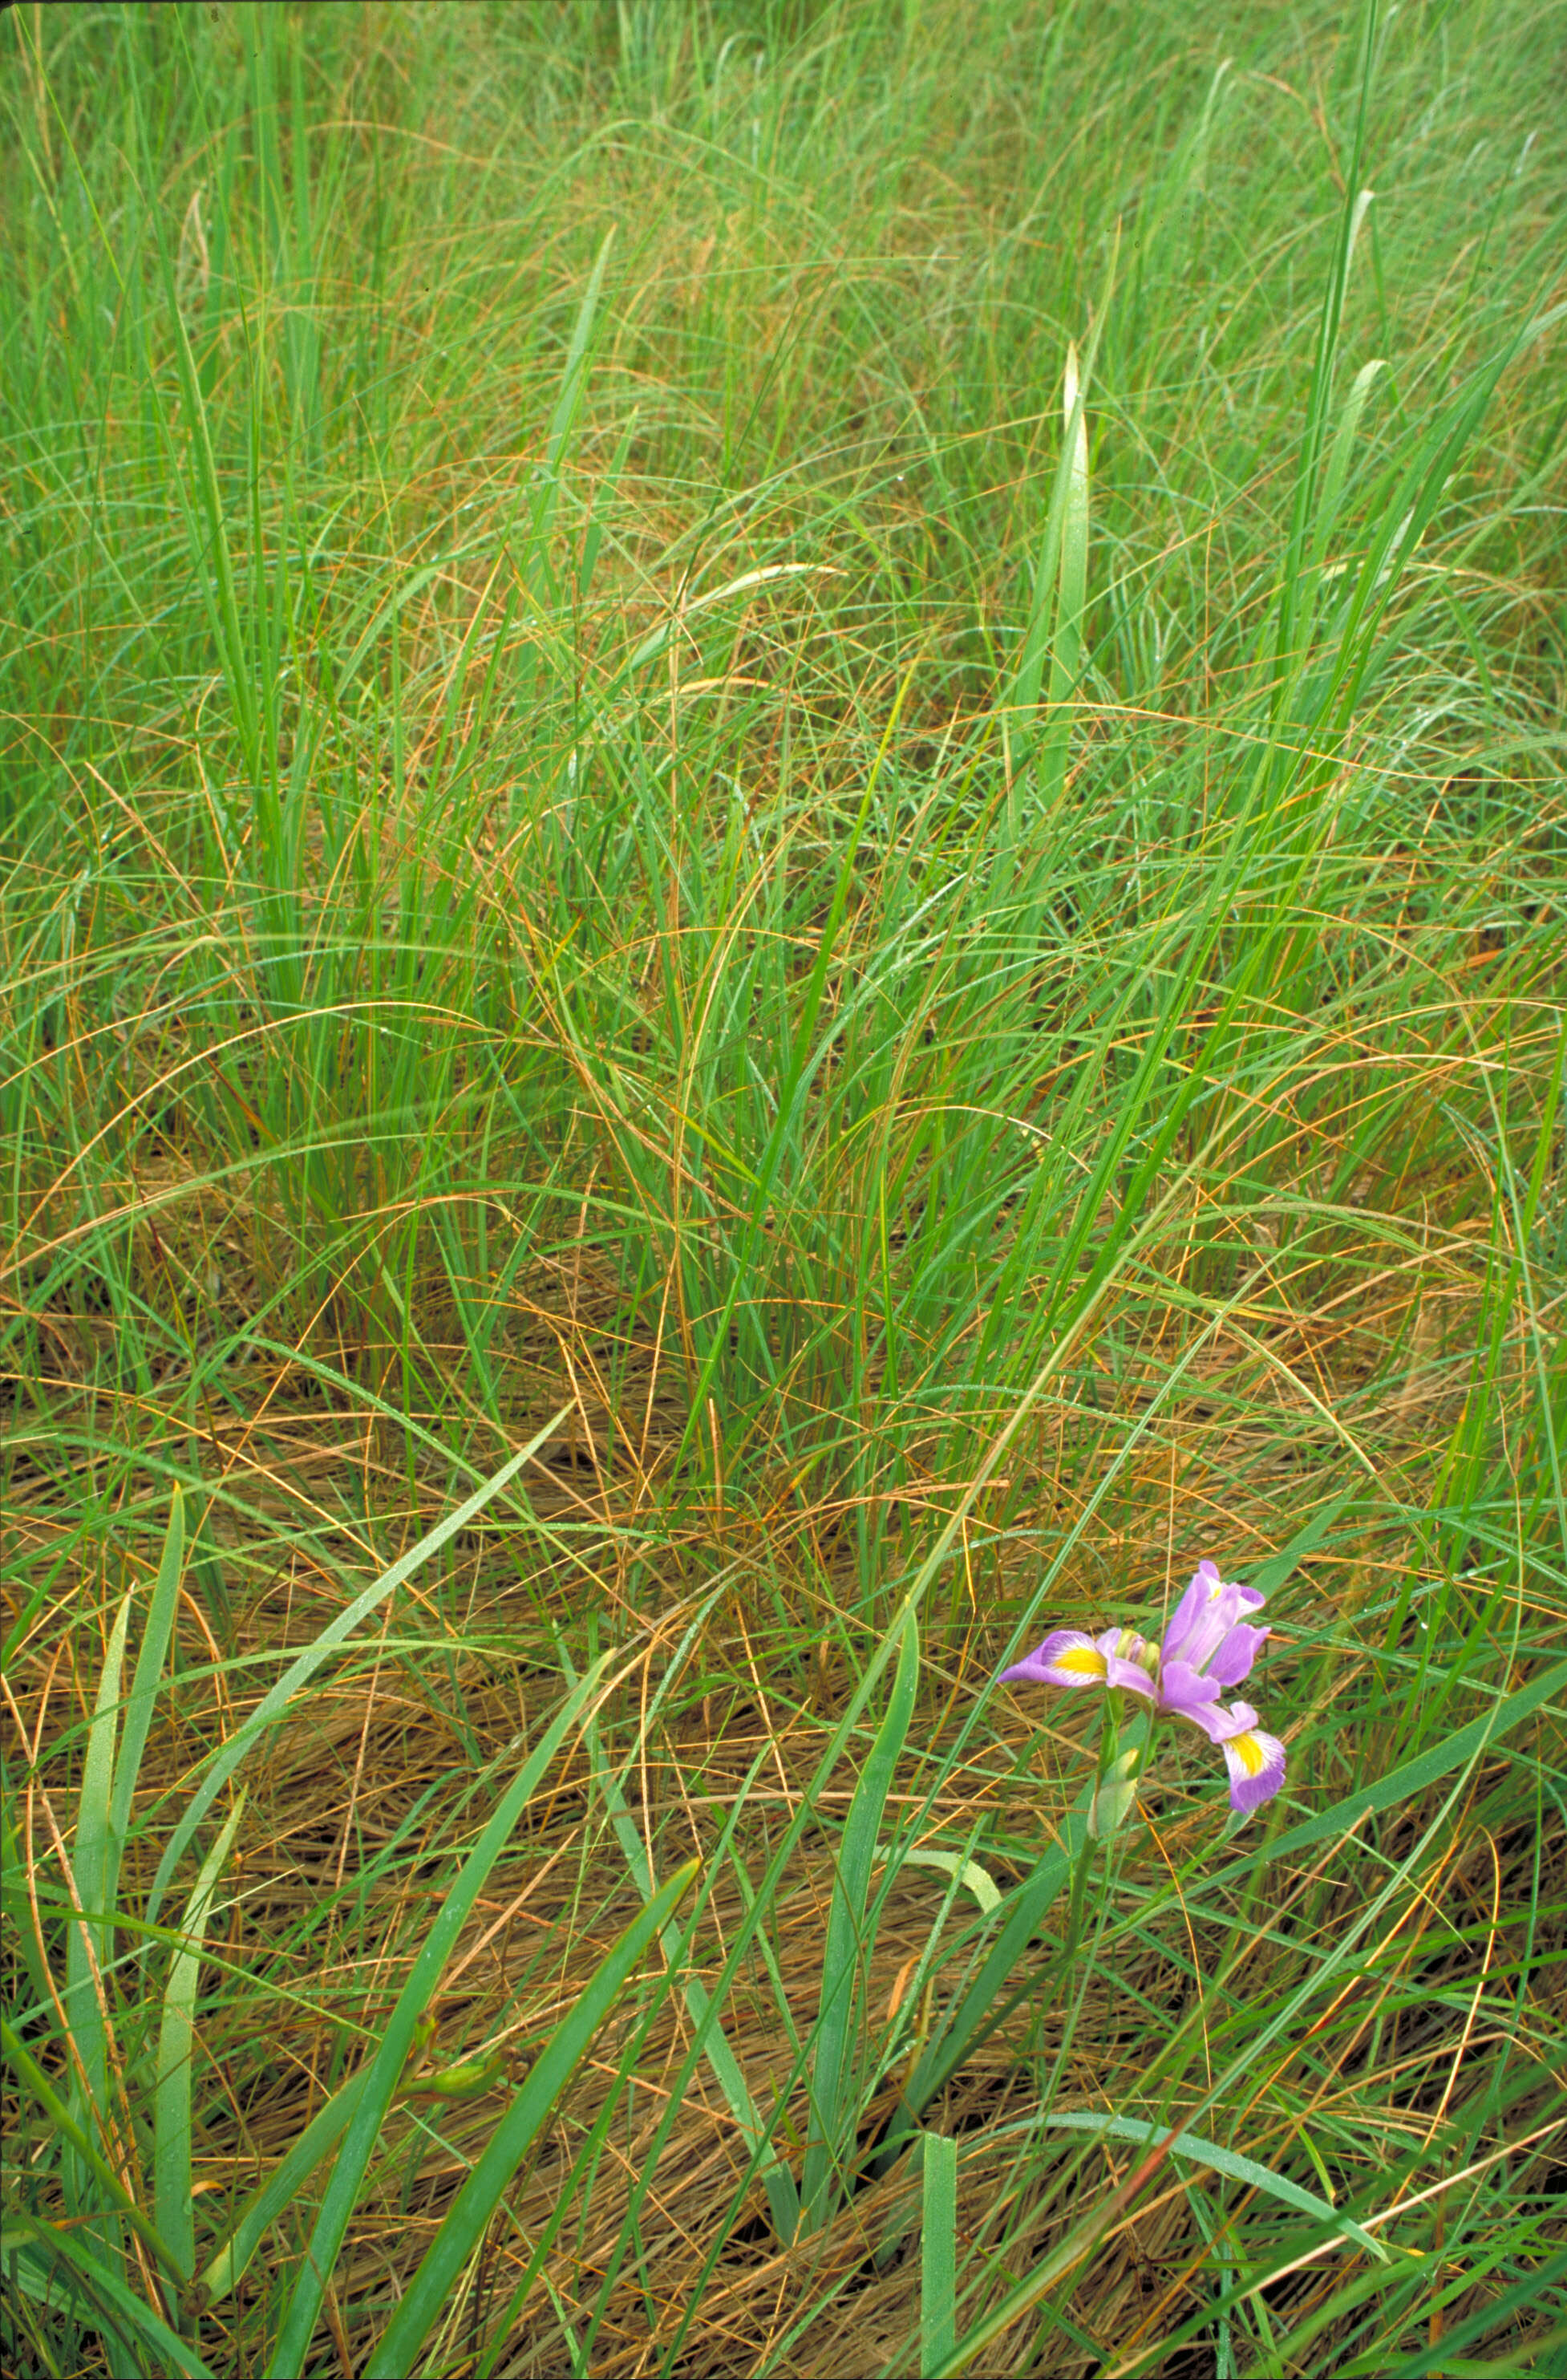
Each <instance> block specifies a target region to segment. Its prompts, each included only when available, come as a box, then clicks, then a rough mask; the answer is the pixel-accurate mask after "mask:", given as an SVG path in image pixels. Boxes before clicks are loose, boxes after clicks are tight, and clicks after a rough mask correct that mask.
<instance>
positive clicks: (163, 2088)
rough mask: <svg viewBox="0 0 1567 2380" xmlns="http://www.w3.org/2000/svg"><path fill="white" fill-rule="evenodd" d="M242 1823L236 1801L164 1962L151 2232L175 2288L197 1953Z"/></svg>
mask: <svg viewBox="0 0 1567 2380" xmlns="http://www.w3.org/2000/svg"><path fill="white" fill-rule="evenodd" d="M244 1815H245V1795H244V1794H243V1793H241V1794H240V1795H239V1797H238V1799H237V1801H236V1803H235V1804H234V1807H233V1809H232V1810H231V1811H230V1812H229V1814H228V1817H227V1820H226V1821H225V1825H224V1828H223V1831H222V1833H221V1834H220V1835H219V1836H218V1839H217V1840H216V1842H215V1843H214V1844H213V1848H212V1850H211V1851H210V1852H208V1853H207V1856H206V1858H205V1859H204V1860H203V1861H202V1863H201V1873H200V1876H198V1877H197V1879H196V1888H195V1890H194V1891H193V1892H192V1893H191V1896H190V1899H189V1901H188V1905H187V1907H186V1912H185V1923H184V1925H183V1926H182V1927H181V1929H180V1930H181V1932H182V1933H183V1935H184V1937H185V1940H184V1942H183V1943H182V1945H181V1947H180V1948H179V1949H177V1950H176V1952H175V1954H174V1957H173V1958H172V1959H171V1960H170V1961H169V1979H168V1983H167V1985H166V1986H165V1988H164V2017H163V2022H162V2024H161V2026H160V2027H159V2030H158V2068H157V2078H156V2081H155V2083H154V2085H153V2104H152V2183H153V2204H154V2205H155V2207H156V2209H157V2216H158V2228H159V2230H160V2231H161V2232H162V2233H163V2235H164V2239H165V2240H167V2241H168V2243H169V2246H170V2248H171V2249H172V2250H173V2252H174V2253H175V2254H176V2256H177V2257H178V2259H179V2272H180V2275H181V2278H182V2281H184V2282H185V2283H188V2281H189V2279H190V2277H191V2274H192V2273H193V2271H194V2270H195V2265H196V2228H195V2223H194V2220H193V2204H192V2200H191V2196H190V2061H191V2058H192V2057H193V2056H194V2054H195V2046H196V2034H195V2024H194V2021H193V2020H194V2014H195V2007H196V1985H197V1980H198V1978H199V1976H200V1972H201V1946H202V1944H203V1942H204V1941H205V1939H206V1935H207V1924H208V1920H209V1918H210V1917H211V1915H212V1907H213V1892H214V1890H215V1889H216V1887H217V1880H218V1878H219V1876H221V1875H222V1874H223V1871H224V1865H225V1862H226V1860H227V1858H228V1854H229V1852H230V1851H231V1850H232V1849H233V1847H234V1838H235V1836H236V1834H237V1832H238V1830H239V1821H240V1819H241V1818H242V1817H243V1816H244Z"/></svg>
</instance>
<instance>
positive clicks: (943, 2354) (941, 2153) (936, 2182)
mask: <svg viewBox="0 0 1567 2380" xmlns="http://www.w3.org/2000/svg"><path fill="white" fill-rule="evenodd" d="M923 2155H924V2171H923V2172H922V2174H921V2176H920V2188H921V2195H922V2198H923V2227H924V2228H923V2229H922V2231H921V2235H920V2242H919V2369H920V2373H921V2374H922V2375H927V2374H930V2373H933V2372H939V2371H940V2370H941V2366H942V2364H943V2363H944V2362H946V2360H947V2358H948V2357H949V2356H950V2355H951V2353H952V2351H953V2349H954V2346H955V2345H956V2344H957V2143H956V2142H955V2141H953V2140H948V2139H947V2138H946V2137H945V2135H944V2134H943V2133H941V2132H927V2133H926V2135H925V2147H924V2152H923Z"/></svg>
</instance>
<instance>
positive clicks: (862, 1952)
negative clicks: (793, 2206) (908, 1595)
mask: <svg viewBox="0 0 1567 2380" xmlns="http://www.w3.org/2000/svg"><path fill="white" fill-rule="evenodd" d="M900 1625H901V1631H902V1636H901V1642H900V1644H899V1647H898V1669H897V1676H896V1678H895V1679H894V1681H893V1692H892V1697H891V1699H890V1701H889V1703H888V1705H887V1712H886V1716H885V1718H883V1719H882V1721H881V1727H880V1729H879V1730H878V1731H877V1736H876V1741H875V1743H873V1745H872V1746H871V1750H870V1756H869V1759H868V1760H867V1762H866V1764H865V1767H864V1769H863V1770H862V1772H861V1775H860V1779H859V1782H858V1784H857V1785H856V1788H855V1794H854V1800H853V1801H852V1802H851V1803H850V1804H849V1815H848V1819H847V1821H846V1823H845V1825H844V1837H843V1841H842V1843H841V1844H840V1846H839V1851H838V1870H837V1874H836V1876H834V1878H833V1884H832V1905H831V1908H830V1911H829V1914H828V1920H827V1943H826V1948H825V1949H824V1951H823V1953H822V1962H821V1997H820V2003H819V2007H818V2013H817V2020H816V2024H815V2027H814V2030H813V2033H812V2037H811V2109H810V2131H809V2133H808V2138H807V2141H806V2154H805V2170H804V2173H803V2176H802V2178H801V2185H800V2202H801V2216H800V2219H801V2222H802V2224H803V2225H804V2227H805V2228H806V2230H807V2231H815V2230H818V2229H820V2226H821V2225H822V2224H823V2223H824V2222H825V2221H826V2219H827V2216H828V2213H829V2210H830V2204H831V2192H832V2175H833V2167H834V2160H835V2156H836V2154H837V2149H838V2144H839V2142H840V2140H841V2138H842V2135H843V2132H844V2126H845V2121H846V2116H847V2108H846V2106H845V2087H846V2086H845V2069H847V2070H848V2074H849V2076H850V2077H851V2078H852V2075H853V2064H852V2059H851V2056H850V2051H851V2035H852V2030H853V2027H854V2023H855V2021H856V2015H857V2012H858V2009H859V1998H860V1995H859V1988H858V1985H859V1976H860V1970H861V1963H862V1961H863V1960H865V1959H867V1958H868V1957H869V1949H870V1944H869V1935H868V1924H869V1888H870V1871H871V1867H872V1864H874V1861H875V1856H876V1839H877V1833H878V1830H879V1829H880V1828H881V1813H882V1811H883V1809H884V1808H885V1807H886V1802H887V1793H888V1790H889V1788H890V1787H891V1785H892V1782H893V1769H894V1768H895V1767H896V1766H897V1760H898V1755H899V1754H900V1753H901V1752H902V1750H903V1748H904V1738H905V1736H906V1734H907V1733H908V1726H909V1721H910V1719H911V1718H912V1717H913V1716H914V1698H915V1691H916V1688H917V1684H918V1679H919V1628H918V1623H917V1620H916V1618H915V1615H914V1613H913V1612H912V1611H905V1613H904V1615H903V1619H902V1621H901V1623H900Z"/></svg>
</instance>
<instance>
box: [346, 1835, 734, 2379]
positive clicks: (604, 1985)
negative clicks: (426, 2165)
mask: <svg viewBox="0 0 1567 2380" xmlns="http://www.w3.org/2000/svg"><path fill="white" fill-rule="evenodd" d="M699 1867H700V1862H699V1861H698V1860H688V1861H687V1862H686V1865H685V1866H684V1867H681V1868H677V1869H676V1870H675V1872H674V1875H673V1876H670V1877H669V1879H668V1880H667V1882H666V1883H664V1884H663V1885H662V1886H661V1887H660V1888H659V1890H658V1891H657V1892H656V1893H655V1894H654V1896H653V1898H652V1899H651V1900H650V1901H649V1903H648V1905H647V1907H646V1908H645V1909H643V1910H641V1911H640V1912H639V1913H638V1915H637V1916H636V1917H634V1918H633V1919H632V1921H631V1923H630V1925H628V1926H627V1927H626V1931H625V1933H624V1934H622V1936H621V1937H620V1939H619V1941H618V1942H617V1943H616V1944H615V1946H614V1948H613V1950H611V1951H610V1952H609V1953H608V1954H607V1956H606V1957H605V1958H603V1959H602V1960H601V1961H600V1963H599V1965H598V1966H597V1967H596V1968H595V1969H594V1971H593V1973H592V1975H591V1976H590V1977H589V1981H588V1983H587V1985H586V1986H585V1987H584V1989H583V1992H582V1994H581V1997H580V1998H578V2000H577V2004H576V2006H575V2007H574V2008H573V2009H572V2011H571V2013H570V2015H569V2016H568V2017H566V2018H565V2020H564V2021H563V2022H562V2023H560V2024H559V2025H557V2026H556V2028H555V2030H554V2032H553V2034H551V2036H550V2039H549V2041H548V2042H547V2043H546V2045H545V2046H544V2048H543V2050H542V2051H541V2054H540V2056H539V2058H537V2059H536V2061H535V2062H534V2065H533V2067H532V2069H531V2070H530V2071H529V2073H528V2080H527V2081H526V2083H524V2084H523V2085H522V2088H521V2089H520V2090H519V2091H518V2093H517V2095H516V2098H515V2099H514V2100H513V2102H512V2104H511V2107H509V2108H508V2110H507V2112H506V2114H505V2115H504V2117H503V2118H502V2119H501V2121H500V2123H499V2124H498V2125H497V2126H496V2128H495V2131H494V2133H493V2135H492V2139H491V2141H490V2143H489V2145H488V2146H487V2147H486V2149H485V2151H484V2154H483V2155H482V2156H481V2157H480V2160H479V2163H478V2164H477V2165H476V2166H475V2167H474V2168H473V2171H472V2172H471V2173H470V2174H469V2175H468V2180H466V2181H465V2182H464V2184H463V2186H462V2188H461V2190H459V2192H457V2195H456V2200H455V2201H454V2202H453V2204H452V2207H451V2211H450V2212H449V2214H448V2215H447V2216H446V2217H445V2220H444V2221H443V2224H442V2226H441V2228H440V2230H439V2231H438V2232H437V2234H436V2236H435V2239H434V2240H433V2241H432V2243H431V2246H430V2248H429V2249H428V2250H427V2251H426V2253H425V2255H424V2257H423V2259H422V2261H421V2263H420V2265H419V2269H418V2271H417V2272H416V2273H415V2274H414V2276H413V2277H412V2279H411V2280H410V2281H409V2283H408V2286H407V2289H406V2291H405V2292H404V2295H403V2298H402V2300H401V2302H400V2303H399V2305H398V2307H397V2311H396V2313H395V2314H394V2315H393V2317H392V2320H391V2322H390V2323H389V2324H388V2325H387V2326H386V2330H385V2332H384V2334H383V2337H382V2338H381V2341H380V2344H379V2345H378V2347H377V2348H376V2350H375V2352H374V2358H373V2361H374V2365H375V2369H376V2370H377V2371H380V2372H388V2373H391V2372H411V2371H412V2370H413V2369H414V2368H415V2366H414V2359H415V2357H416V2356H417V2354H418V2352H419V2348H420V2347H421V2346H422V2345H423V2343H424V2339H425V2337H426V2334H427V2333H428V2331H429V2329H430V2326H431V2324H432V2323H433V2322H434V2321H435V2320H436V2318H437V2316H438V2315H439V2314H440V2313H441V2311H442V2309H443V2306H445V2305H446V2303H447V2301H448V2300H449V2298H450V2295H451V2292H452V2289H453V2287H454V2285H455V2283H456V2279H457V2276H458V2275H459V2274H460V2273H461V2271H462V2269H463V2266H464V2265H466V2264H467V2263H468V2258H469V2257H470V2256H471V2255H472V2253H473V2252H474V2250H475V2249H476V2248H477V2247H478V2245H479V2242H480V2240H481V2239H482V2238H483V2236H484V2232H485V2229H486V2228H487V2226H488V2224H489V2222H490V2218H491V2216H492V2215H493V2213H494V2211H495V2208H496V2206H497V2204H499V2202H500V2198H501V2193H502V2192H503V2191H504V2189H505V2188H506V2185H507V2183H508V2182H509V2181H510V2180H511V2178H512V2176H513V2174H514V2173H515V2172H516V2168H517V2167H518V2165H519V2164H520V2163H521V2161H522V2159H523V2157H524V2156H525V2155H527V2153H528V2148H529V2146H530V2145H531V2143H532V2142H533V2141H534V2140H535V2138H536V2137H537V2135H538V2132H539V2130H540V2127H541V2125H542V2124H543V2123H545V2122H546V2121H547V2119H548V2118H549V2115H550V2112H551V2110H552V2109H553V2107H554V2106H555V2103H556V2101H557V2100H558V2099H559V2098H560V2095H561V2094H562V2092H563V2091H564V2090H565V2087H566V2085H567V2083H569V2082H570V2081H571V2078H572V2075H573V2074H574V2073H575V2072H576V2070H577V2063H578V2060H579V2059H580V2058H581V2057H582V2056H583V2053H584V2052H585V2051H586V2050H587V2049H588V2047H589V2045H590V2044H591V2042H592V2040H593V2038H594V2035H595V2034H597V2033H598V2031H599V2029H600V2027H601V2025H602V2024H603V2022H604V2021H605V2019H606V2018H607V2017H608V2015H609V2013H610V2010H612V2009H613V2006H614V2003H615V2000H616V1998H617V1997H618V1996H619V1993H620V1989H621V1986H622V1985H623V1984H624V1983H625V1982H626V1978H627V1976H628V1975H629V1974H630V1973H632V1970H633V1969H634V1968H635V1967H636V1965H637V1964H638V1961H639V1960H640V1958H641V1956H642V1953H643V1952H644V1950H646V1949H647V1948H648V1946H649V1944H650V1942H651V1941H652V1940H653V1939H654V1937H656V1936H657V1935H658V1934H660V1933H661V1932H662V1929H663V1927H664V1926H665V1925H667V1924H668V1922H669V1920H670V1919H671V1918H672V1917H673V1915H674V1911H675V1908H676V1906H677V1905H678V1903H679V1901H680V1899H681V1897H682V1895H683V1894H684V1893H685V1892H686V1889H687V1888H688V1887H689V1886H690V1885H691V1883H692V1881H693V1880H694V1878H695V1877H696V1876H697V1873H698V1868H699Z"/></svg>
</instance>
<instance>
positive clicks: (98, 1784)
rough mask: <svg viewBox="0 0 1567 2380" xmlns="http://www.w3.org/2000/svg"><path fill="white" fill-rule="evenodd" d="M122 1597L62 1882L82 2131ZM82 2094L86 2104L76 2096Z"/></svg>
mask: <svg viewBox="0 0 1567 2380" xmlns="http://www.w3.org/2000/svg"><path fill="white" fill-rule="evenodd" d="M130 1607H131V1597H129V1596H127V1597H126V1598H125V1600H124V1602H123V1603H122V1604H121V1605H120V1608H119V1609H118V1611H117V1612H116V1613H115V1623H114V1626H113V1628H112V1630H111V1631H110V1634H109V1643H108V1647H107V1650H106V1651H105V1653H104V1656H103V1669H102V1670H101V1671H100V1673H99V1678H98V1694H97V1700H96V1702H95V1703H94V1705H93V1710H92V1721H91V1727H90V1728H89V1730H88V1737H87V1755H86V1758H85V1760H84V1761H83V1763H82V1772H81V1786H80V1789H79V1792H78V1795H77V1821H76V1844H75V1849H74V1852H73V1855H72V1860H71V1875H70V1876H69V1878H68V1879H67V1882H68V1883H69V1884H70V1885H71V1886H72V1888H73V1889H74V1898H75V1900H76V1906H77V1909H78V1911H79V1915H78V1916H77V1917H75V1918H74V1919H73V1920H72V1922H71V1924H70V1925H69V1926H68V1927H67V1934H66V1989H65V2008H66V2022H67V2025H68V2026H69V2027H70V2032H71V2037H72V2039H73V2040H74V2042H75V2044H76V2047H77V2054H78V2057H79V2058H80V2061H81V2071H82V2074H83V2076H84V2077H85V2084H84V2085H82V2084H76V2085H73V2089H72V2095H71V2104H72V2106H73V2107H74V2108H75V2109H76V2111H77V2114H78V2117H79V2119H80V2120H81V2121H82V2123H83V2124H85V2125H91V2122H92V2120H93V2116H94V2111H95V2110H100V2109H102V2107H103V2101H104V2094H105V2092H106V2089H107V2084H108V2040H107V2034H106V2033H105V2030H104V2010H103V2006H102V2005H101V2003H100V2000H99V1997H98V1995H99V1989H100V1980H101V1978H102V1976H103V1969H104V1967H105V1966H106V1965H107V1963H108V1960H107V1956H106V1950H107V1946H108V1944H109V1943H110V1941H111V1940H112V1939H113V1934H114V1927H113V1924H112V1921H111V1913H110V1911H109V1910H108V1908H107V1907H106V1905H105V1886H106V1883H107V1879H108V1875H109V1870H110V1866H111V1864H112V1846H113V1840H114V1838H113V1815H112V1814H113V1809H114V1799H115V1732H116V1730H117V1727H118V1723H119V1707H120V1672H121V1670H122V1668H123V1666H124V1662H125V1645H126V1633H127V1630H128V1627H129V1625H130ZM83 2087H85V2092H86V2102H85V2104H84V2103H83V2100H82V2098H81V2096H80V2092H81V2090H82V2088H83ZM83 2183H84V2177H83V2176H82V2175H81V2174H80V2173H79V2171H78V2169H77V2168H76V2166H75V2164H74V2162H73V2160H72V2159H71V2158H70V2157H69V2156H67V2161H66V2194H67V2205H68V2206H69V2207H70V2208H71V2211H72V2212H73V2213H79V2212H80V2210H81V2206H82V2204H83V2201H82V2198H81V2195H80V2192H81V2190H82V2187H83Z"/></svg>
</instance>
